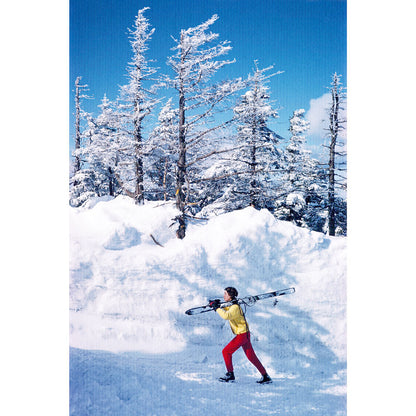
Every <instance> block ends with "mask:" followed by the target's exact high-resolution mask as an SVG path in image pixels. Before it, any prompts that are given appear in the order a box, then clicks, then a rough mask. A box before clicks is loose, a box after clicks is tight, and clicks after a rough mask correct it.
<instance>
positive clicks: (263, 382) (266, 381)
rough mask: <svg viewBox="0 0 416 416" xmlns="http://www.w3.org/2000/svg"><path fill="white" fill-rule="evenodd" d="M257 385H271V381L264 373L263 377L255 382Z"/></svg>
mask: <svg viewBox="0 0 416 416" xmlns="http://www.w3.org/2000/svg"><path fill="white" fill-rule="evenodd" d="M257 383H259V384H269V383H272V379H271V378H270V376H269V375H268V374H267V373H266V374H265V375H264V376H262V377H261V380H258V381H257Z"/></svg>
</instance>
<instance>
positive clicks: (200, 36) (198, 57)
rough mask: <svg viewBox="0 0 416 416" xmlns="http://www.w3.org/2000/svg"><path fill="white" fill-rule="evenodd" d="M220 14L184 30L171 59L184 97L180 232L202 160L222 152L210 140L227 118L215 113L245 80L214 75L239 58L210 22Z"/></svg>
mask: <svg viewBox="0 0 416 416" xmlns="http://www.w3.org/2000/svg"><path fill="white" fill-rule="evenodd" d="M217 19H218V16H217V15H213V16H212V17H211V18H210V19H208V20H207V21H206V22H204V23H202V24H200V25H198V26H196V27H191V28H189V29H186V30H181V32H180V37H179V39H174V41H175V46H174V47H173V48H172V50H173V51H174V54H173V55H172V56H171V57H170V58H169V59H168V64H169V65H170V67H171V68H172V70H173V73H174V77H172V78H166V82H167V84H168V85H170V86H172V87H173V88H175V90H176V93H177V98H178V118H179V119H178V162H177V171H176V191H175V193H176V206H177V208H178V209H179V210H180V212H181V215H180V216H178V218H177V220H178V223H179V228H178V230H177V236H178V238H184V237H185V233H186V221H187V212H188V208H189V206H190V204H192V203H195V201H194V199H195V195H196V191H195V190H194V189H193V188H192V187H193V179H194V177H193V173H195V172H196V171H197V167H198V164H199V163H200V162H202V161H204V160H206V159H207V158H208V157H210V156H212V155H214V154H217V153H218V151H219V150H218V149H216V148H214V147H213V146H212V143H209V139H211V138H212V134H213V133H215V132H218V131H219V130H220V129H221V127H223V126H224V123H218V124H215V123H214V122H213V121H212V116H213V114H214V113H215V112H216V111H218V110H221V109H222V108H221V105H222V104H223V103H224V102H225V100H226V99H227V98H228V97H229V96H230V95H231V94H233V93H234V92H235V91H237V90H239V89H240V88H242V86H243V82H242V81H241V79H240V80H235V81H223V82H218V83H214V82H212V78H213V77H214V75H215V74H216V73H217V71H218V70H219V69H221V68H222V67H224V66H225V65H228V64H231V63H233V62H234V61H233V60H226V59H222V57H223V56H224V55H226V54H227V53H228V52H229V51H230V50H231V46H230V45H229V42H227V41H223V42H219V43H218V42H217V39H218V34H216V33H212V32H209V28H210V26H211V25H212V24H214V23H215V21H216V20H217Z"/></svg>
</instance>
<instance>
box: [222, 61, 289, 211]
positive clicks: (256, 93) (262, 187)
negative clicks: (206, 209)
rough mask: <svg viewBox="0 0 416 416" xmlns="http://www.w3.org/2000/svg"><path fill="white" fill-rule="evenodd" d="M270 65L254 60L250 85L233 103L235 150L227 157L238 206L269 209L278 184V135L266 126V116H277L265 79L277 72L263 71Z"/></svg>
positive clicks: (279, 153)
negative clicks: (236, 102)
mask: <svg viewBox="0 0 416 416" xmlns="http://www.w3.org/2000/svg"><path fill="white" fill-rule="evenodd" d="M272 68H273V67H268V68H265V69H259V68H258V67H257V63H256V68H255V70H254V73H253V75H251V76H250V77H249V79H248V81H249V85H250V89H249V91H247V92H246V93H245V94H244V95H243V96H242V98H241V100H240V102H239V103H238V104H237V105H236V106H235V107H234V119H235V121H236V123H237V126H238V134H237V144H238V150H237V151H236V152H234V153H233V155H232V156H231V158H230V160H232V161H233V163H232V169H233V170H234V173H235V174H236V176H235V178H234V179H233V186H232V189H231V193H230V196H231V198H232V199H234V200H237V201H239V205H240V206H248V205H251V206H253V207H255V208H257V209H259V208H269V209H270V208H271V207H272V205H273V203H272V198H273V195H274V194H275V192H276V190H277V188H278V187H279V174H280V163H281V156H282V153H281V150H280V149H279V141H280V140H281V139H282V138H281V137H280V136H279V135H278V134H276V133H274V132H273V131H271V130H270V129H269V128H268V127H267V122H268V121H269V119H272V118H277V117H278V113H277V110H275V109H274V108H273V107H272V104H271V101H270V93H269V87H268V86H267V82H268V79H269V78H271V77H272V76H274V75H276V74H278V73H280V72H276V73H272V74H267V72H268V71H270V70H271V69H272Z"/></svg>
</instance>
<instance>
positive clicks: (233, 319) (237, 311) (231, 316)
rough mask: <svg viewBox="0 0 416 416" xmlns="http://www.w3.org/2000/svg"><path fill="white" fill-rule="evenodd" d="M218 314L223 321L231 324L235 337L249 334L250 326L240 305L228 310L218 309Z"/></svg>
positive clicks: (230, 307) (232, 306)
mask: <svg viewBox="0 0 416 416" xmlns="http://www.w3.org/2000/svg"><path fill="white" fill-rule="evenodd" d="M217 313H218V315H219V316H221V318H222V319H226V320H227V321H229V322H230V327H231V331H233V333H234V334H235V335H238V334H244V333H245V332H248V326H247V322H246V319H245V318H244V315H243V312H242V310H241V308H240V306H239V305H231V306H229V307H227V308H224V309H222V308H218V309H217Z"/></svg>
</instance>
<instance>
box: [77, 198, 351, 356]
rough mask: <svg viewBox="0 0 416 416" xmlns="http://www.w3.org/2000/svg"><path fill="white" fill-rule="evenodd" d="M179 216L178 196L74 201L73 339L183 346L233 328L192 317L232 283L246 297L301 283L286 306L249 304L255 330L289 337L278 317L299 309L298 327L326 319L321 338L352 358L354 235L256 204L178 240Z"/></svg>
mask: <svg viewBox="0 0 416 416" xmlns="http://www.w3.org/2000/svg"><path fill="white" fill-rule="evenodd" d="M176 215H177V211H176V209H175V207H174V205H173V204H172V203H165V204H161V203H146V204H145V205H143V206H137V205H135V204H134V202H133V201H132V200H131V199H130V198H127V197H118V198H116V199H113V200H104V201H98V202H97V201H96V203H95V204H92V206H91V207H84V208H76V209H75V208H71V212H70V227H71V246H70V247H71V255H70V258H71V265H70V268H71V274H70V275H71V277H70V285H71V288H70V297H71V299H70V307H71V315H70V324H71V325H70V335H71V338H70V339H71V345H72V346H74V347H78V348H83V349H100V350H107V351H140V352H145V353H170V352H178V351H182V350H184V349H185V348H186V346H187V345H189V344H195V343H196V344H198V343H201V342H206V341H207V339H210V338H218V336H217V335H216V333H217V332H218V331H219V330H222V327H223V323H222V322H221V321H220V320H216V319H215V317H214V316H209V317H206V316H203V315H201V316H199V317H188V316H186V315H184V311H185V310H186V309H188V308H190V307H193V306H198V305H203V304H205V303H206V301H207V299H208V298H209V297H213V296H216V297H221V295H222V292H223V288H224V287H226V286H229V285H233V286H236V287H237V288H238V290H239V292H240V295H241V296H245V295H248V294H256V293H262V292H267V291H270V290H276V289H282V288H286V287H289V286H294V287H295V288H296V293H295V294H294V295H291V296H287V297H285V298H284V299H282V300H281V301H280V303H279V305H280V304H281V305H282V308H280V307H277V308H276V307H273V306H271V305H272V304H273V303H272V301H270V302H267V301H264V302H262V303H259V304H257V305H256V306H255V307H254V308H253V309H250V310H249V311H248V319H249V322H250V323H251V328H252V331H253V332H254V333H256V334H257V336H258V337H259V339H269V340H270V341H272V340H273V338H274V337H282V336H283V337H284V338H287V339H289V338H290V334H289V332H290V331H289V329H286V328H284V327H282V326H279V325H278V324H279V322H280V321H281V320H283V319H284V318H285V316H286V317H288V316H290V314H291V311H292V312H293V310H294V309H296V310H297V312H296V314H297V316H296V318H295V321H296V322H292V325H297V326H301V327H302V331H303V332H309V331H310V330H311V328H310V327H308V326H309V325H310V324H311V323H313V325H316V326H317V327H318V326H319V327H320V328H322V330H320V331H318V337H319V339H320V341H321V342H323V343H324V344H325V345H327V346H328V347H329V348H330V349H331V350H332V351H333V353H334V354H335V355H336V356H338V357H339V358H342V359H343V360H345V357H346V351H345V344H346V342H345V341H346V339H345V336H346V323H345V312H346V311H345V307H346V299H345V295H346V288H345V283H346V276H345V273H346V256H345V239H343V238H329V237H326V236H324V235H323V234H321V233H316V232H311V231H308V230H305V229H302V228H298V227H295V226H293V225H292V224H290V223H287V222H282V221H277V220H276V219H275V218H274V217H273V216H272V215H271V214H270V213H269V212H268V211H267V210H261V211H257V210H255V209H253V208H246V209H243V210H240V211H235V212H232V213H227V214H223V215H219V216H216V217H213V218H211V219H210V220H209V221H198V222H195V223H192V224H190V225H189V227H188V230H187V236H186V238H185V239H184V240H178V239H177V238H176V236H175V227H169V226H170V225H171V224H172V222H173V221H172V219H173V218H174V217H175V216H176ZM155 241H157V242H158V243H159V244H160V245H162V246H163V247H161V246H160V245H158V244H156V243H155ZM286 319H287V318H286ZM279 320H280V321H279ZM226 329H227V330H228V328H226ZM285 331H286V333H285ZM298 349H299V350H302V351H303V354H304V355H305V356H308V354H309V355H310V354H311V352H310V351H309V350H308V347H307V346H305V347H304V346H302V347H299V348H298Z"/></svg>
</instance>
